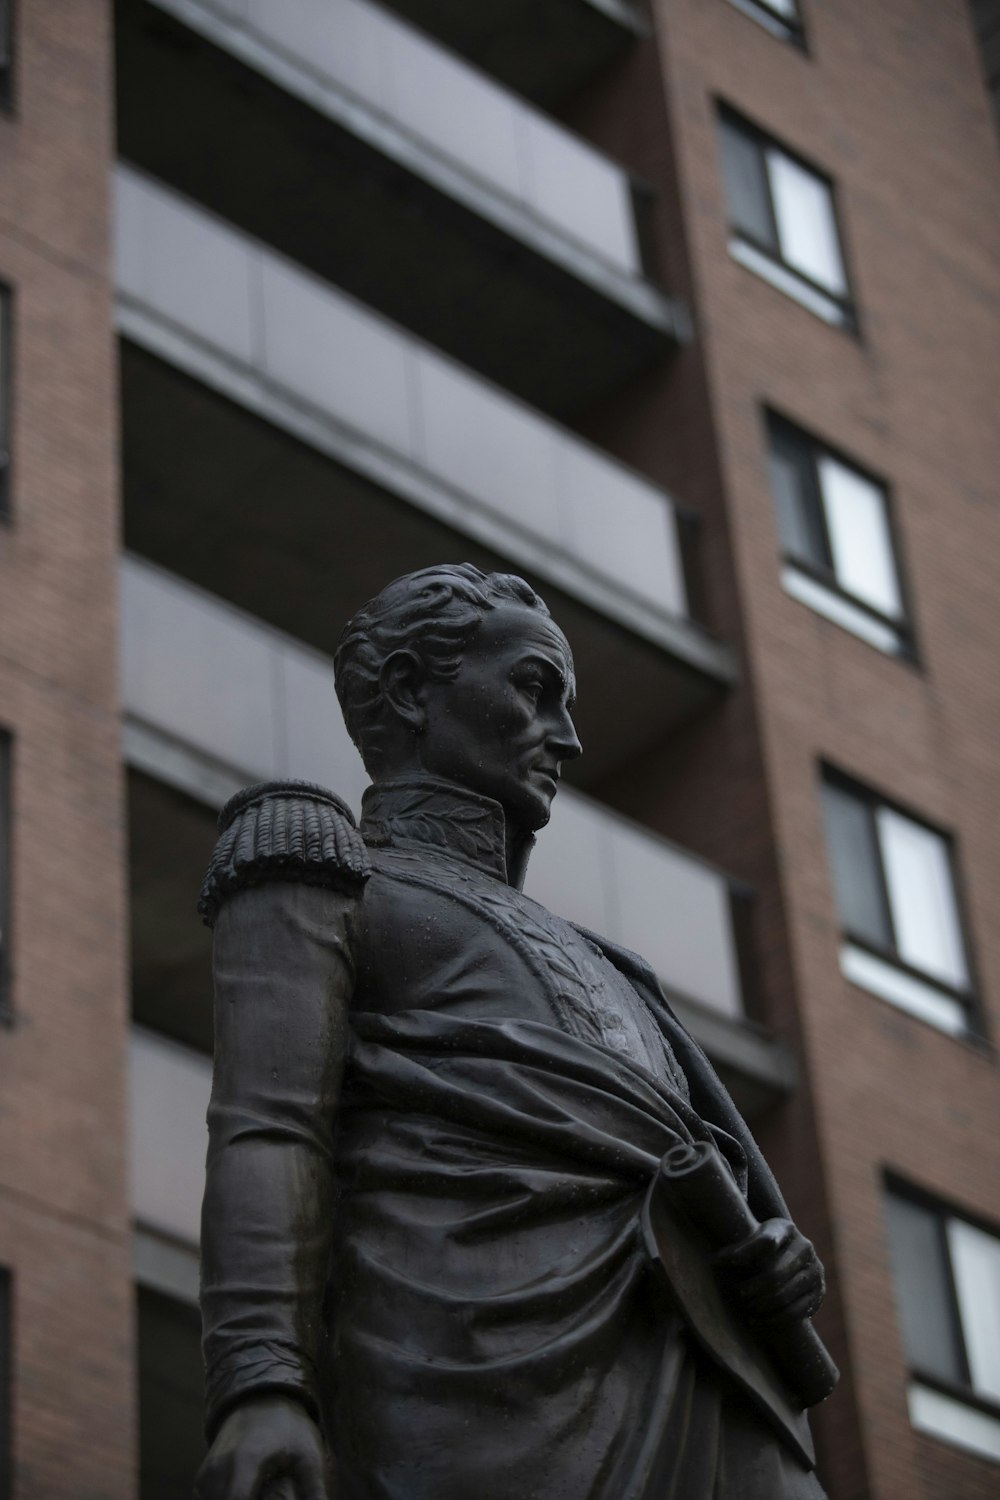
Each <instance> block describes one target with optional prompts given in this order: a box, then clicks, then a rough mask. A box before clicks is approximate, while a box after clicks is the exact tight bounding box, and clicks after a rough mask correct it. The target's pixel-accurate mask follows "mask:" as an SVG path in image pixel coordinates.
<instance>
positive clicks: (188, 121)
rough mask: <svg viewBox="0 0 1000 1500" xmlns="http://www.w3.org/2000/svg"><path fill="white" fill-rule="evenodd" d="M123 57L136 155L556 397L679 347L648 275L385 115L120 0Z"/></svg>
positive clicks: (373, 298)
mask: <svg viewBox="0 0 1000 1500" xmlns="http://www.w3.org/2000/svg"><path fill="white" fill-rule="evenodd" d="M577 8H579V9H582V10H585V9H587V8H588V7H587V6H585V5H580V6H578V7H577ZM117 59H118V138H119V149H120V152H121V154H122V155H123V156H124V157H126V158H127V159H129V160H130V161H132V162H134V163H136V164H137V165H139V166H141V167H142V168H143V169H145V170H146V171H148V172H149V173H151V174H152V175H154V176H156V177H157V178H159V179H161V180H162V181H164V182H166V183H169V184H170V185H172V186H173V187H175V188H177V189H179V190H180V191H181V192H183V193H184V194H186V195H188V196H189V197H191V198H193V199H195V200H196V201H198V202H200V203H202V204H204V205H205V206H206V207H208V208H210V209H211V210H212V211H213V212H215V213H216V214H219V215H220V216H222V217H223V218H224V219H226V220H228V221H229V222H230V223H232V224H233V225H235V226H238V227H239V228H242V229H243V230H245V231H247V232H248V233H250V234H252V235H254V236H255V237H257V238H258V239H260V240H262V241H264V242H265V243H267V244H269V245H271V246H273V247H274V248H276V249H278V250H280V251H281V252H282V253H283V254H285V255H287V256H289V257H290V258H291V259H293V260H295V261H297V262H298V263H299V264H301V265H303V266H306V267H308V268H309V269H310V270H312V271H314V272H315V273H316V274H318V275H319V276H321V277H323V278H324V279H326V280H328V281H329V282H331V283H333V284H335V285H336V286H338V287H340V288H343V289H344V290H346V291H348V292H350V293H351V294H352V295H354V296H356V297H358V298H360V299H361V300H362V301H363V302H365V303H367V304H368V305H369V306H371V307H374V308H377V309H378V310H379V311H381V312H383V313H385V314H386V315H387V316H389V317H390V318H392V319H393V320H395V321H397V322H398V323H400V324H402V325H403V326H404V327H406V328H408V329H410V330H411V331H412V332H414V333H416V334H418V335H420V336H421V337H423V338H425V339H427V340H428V341H429V342H430V343H432V344H434V345H435V346H437V347H438V348H439V349H442V350H443V351H445V352H446V353H448V354H451V355H452V356H454V357H455V358H457V359H459V360H460V361H462V362H463V363H464V364H467V365H469V366H470V367H471V368H473V369H477V370H479V371H481V372H482V373H484V374H485V375H487V376H489V377H490V378H491V379H492V380H495V381H496V382H497V383H498V384H499V385H501V386H503V387H505V388H506V389H508V390H510V391H512V392H514V393H516V394H517V395H519V396H521V397H522V398H523V399H525V400H527V401H528V402H530V403H531V404H532V405H534V406H537V407H538V408H540V409H541V410H543V411H546V412H549V413H552V414H555V415H559V416H563V417H566V416H572V415H575V414H578V413H580V412H581V411H583V410H585V409H586V408H587V406H588V405H590V404H591V403H592V402H594V401H596V400H599V399H601V398H603V397H605V396H606V395H608V394H609V393H611V392H613V391H614V390H616V389H618V388H620V387H621V386H623V385H624V384H625V383H626V382H627V381H629V380H630V379H631V378H633V377H634V376H636V375H638V374H640V373H641V372H642V371H644V370H646V369H648V368H650V367H651V366H653V365H655V364H656V363H657V362H658V361H660V360H662V359H663V358H664V357H665V356H667V355H668V354H669V351H670V349H671V347H672V345H673V342H674V339H675V334H676V331H677V327H678V326H679V325H678V317H679V316H680V314H679V313H678V309H677V308H676V307H675V305H674V304H673V303H671V302H670V301H669V300H668V299H667V298H665V297H664V296H663V295H662V294H661V293H659V292H658V291H656V290H655V289H654V288H653V287H652V286H651V285H650V284H649V283H647V282H645V281H643V280H642V279H641V278H636V277H634V276H628V275H626V274H625V273H624V272H622V271H620V270H618V269H617V268H615V267H613V266H611V265H610V264H608V263H606V262H604V261H603V260H602V259H601V258H600V256H598V255H596V254H594V253H593V252H591V251H590V250H588V249H587V248H586V247H585V246H583V245H582V244H580V243H579V242H577V241H575V240H573V239H571V238H569V237H568V236H565V235H561V234H560V233H559V232H558V231H557V230H555V229H554V228H552V227H551V226H548V225H546V224H545V223H544V222H543V221H542V220H541V219H539V218H538V217H537V216H535V215H533V214H531V213H530V212H528V211H526V210H524V209H523V208H521V207H519V206H518V205H517V204H516V203H515V202H514V201H513V200H512V199H507V198H506V197H505V196H504V195H502V194H500V193H498V192H497V191H496V190H494V189H493V188H491V187H490V186H489V185H488V184H486V183H485V182H483V181H481V180H479V179H477V178H476V177H474V176H473V175H471V174H467V173H464V172H463V171H461V170H459V169H458V168H456V167H454V166H451V165H449V164H448V163H447V162H446V161H445V159H444V158H442V157H439V156H437V155H436V154H435V153H434V152H432V151H430V150H428V149H425V148H424V147H422V146H421V144H420V143H419V142H418V141H417V140H416V139H415V138H412V137H406V136H405V135H404V134H403V133H401V132H399V131H397V130H395V129H394V128H393V126H392V124H391V122H388V121H385V120H381V121H380V120H379V118H378V117H377V116H376V115H375V114H373V113H372V112H371V111H366V110H365V109H364V108H362V107H361V106H357V107H352V106H349V105H347V106H345V107H344V109H343V111H342V115H341V118H339V119H336V120H335V119H333V118H331V117H330V116H329V115H328V114H326V113H323V112H321V111H320V110H318V109H314V108H312V107H311V106H310V105H308V104H306V103H304V102H302V101H300V100H298V99H296V98H294V97H293V96H292V95H291V94H290V93H289V92H287V91H286V90H285V89H283V88H280V87H278V86H277V85H276V84H275V83H272V82H270V81H269V80H268V79H267V78H265V77H263V76H262V75H261V73H260V72H258V71H256V70H255V69H253V68H250V67H247V66H245V65H244V64H242V63H240V62H238V61H236V60H235V58H233V57H232V56H231V55H229V54H228V53H227V52H225V51H223V50H222V49H221V48H219V47H216V46H214V45H212V44H211V43H210V42H208V41H207V40H205V39H204V38H202V37H201V36H199V35H197V34H196V33H195V32H193V31H191V30H188V29H187V28H186V27H184V26H181V25H180V24H179V23H178V22H176V21H175V20H173V19H172V18H170V17H168V16H167V15H165V14H163V13H162V12H159V11H156V10H154V9H153V8H152V7H149V6H144V7H138V6H136V5H134V4H128V3H125V4H119V7H118V32H117Z"/></svg>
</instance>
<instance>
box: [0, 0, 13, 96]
mask: <svg viewBox="0 0 1000 1500" xmlns="http://www.w3.org/2000/svg"><path fill="white" fill-rule="evenodd" d="M13 44H14V0H0V108H3V109H8V108H9V107H10V103H11V99H12V97H13V71H14V69H13V63H14V59H13Z"/></svg>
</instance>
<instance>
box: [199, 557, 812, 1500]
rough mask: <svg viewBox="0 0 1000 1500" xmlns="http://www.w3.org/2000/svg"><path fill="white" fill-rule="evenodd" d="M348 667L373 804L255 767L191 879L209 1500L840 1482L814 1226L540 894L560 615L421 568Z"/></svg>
mask: <svg viewBox="0 0 1000 1500" xmlns="http://www.w3.org/2000/svg"><path fill="white" fill-rule="evenodd" d="M336 673H337V692H338V696H339V698H340V701H341V705H342V707H343V710H344V716H345V719H346V721H347V725H348V728H349V730H350V732H351V735H352V736H353V738H354V740H355V742H356V743H357V745H358V747H359V749H360V751H361V754H362V756H363V758H364V761H365V765H366V767H367V769H368V771H369V774H370V775H371V778H372V782H373V785H372V786H371V787H370V788H369V790H368V792H367V793H366V795H365V799H364V806H363V812H362V818H361V823H360V829H357V828H356V827H355V825H354V820H353V818H352V816H351V813H350V811H349V810H348V808H347V807H345V806H344V805H343V803H341V802H340V801H339V799H338V798H337V797H336V796H335V795H333V793H331V792H328V791H325V790H323V789H322V788H320V787H314V786H311V785H308V784H304V783H295V782H291V783H272V784H267V785H263V786H256V787H250V788H248V789H247V790H246V791H244V792H242V793H241V794H240V795H239V796H237V797H235V798H234V799H233V800H232V801H231V802H230V803H229V804H228V806H227V807H226V809H224V811H223V814H222V817H221V819H220V827H221V837H220V839H219V844H218V846H217V849H216V853H215V856H214V859H213V862H212V865H211V868H210V870H209V873H208V876H207V877H206V882H205V887H204V891H203V896H202V911H203V914H204V915H205V918H206V920H207V921H209V922H210V923H213V924H214V926H215V979H216V998H215V1005H216V1022H215V1025H216V1052H215V1080H214V1086H213V1093H212V1103H211V1107H210V1110H209V1125H210V1147H209V1158H208V1178H207V1187H206V1193H205V1206H204V1216H203V1245H202V1256H203V1260H202V1311H203V1318H204V1346H205V1357H206V1363H207V1372H208V1422H207V1427H208V1435H209V1438H210V1439H211V1440H212V1446H211V1449H210V1452H209V1456H208V1458H207V1459H206V1461H205V1464H204V1466H203V1468H202V1471H201V1474H200V1476H199V1480H198V1485H197V1488H196V1494H197V1496H198V1500H251V1497H254V1500H256V1497H258V1496H260V1497H264V1496H268V1495H274V1496H278V1495H280V1496H282V1497H291V1496H294V1497H296V1500H323V1497H326V1496H327V1494H329V1495H331V1496H336V1497H337V1500H529V1497H538V1500H664V1497H667V1496H673V1497H676V1500H710V1497H711V1500H736V1497H739V1500H783V1497H787V1500H792V1497H795V1500H798V1497H803V1500H804V1497H812V1500H815V1497H820V1496H822V1493H823V1492H822V1490H821V1488H820V1486H819V1483H818V1481H817V1479H816V1477H815V1475H814V1473H813V1472H812V1456H811V1448H810V1443H809V1434H808V1425H807V1421H806V1418H805V1415H804V1412H803V1410H802V1408H803V1407H804V1406H806V1405H808V1404H811V1403H813V1402H815V1401H816V1400H818V1399H821V1397H822V1396H823V1395H825V1394H827V1392H828V1390H829V1389H830V1388H831V1386H832V1383H833V1380H834V1379H835V1378H836V1372H835V1371H834V1370H833V1368H832V1366H831V1365H830V1362H829V1359H828V1356H826V1354H825V1351H824V1350H823V1348H822V1345H820V1344H819V1342H818V1340H817V1339H816V1337H815V1335H814V1334H813V1333H812V1329H811V1324H810V1323H809V1321H808V1319H809V1318H810V1317H811V1315H812V1313H813V1312H814V1311H815V1310H816V1308H817V1306H818V1305H819V1302H820V1300H821V1298H822V1294H823V1274H822V1268H821V1266H820V1264H819V1261H818V1260H817V1258H816V1255H815V1253H814V1251H813V1248H812V1246H811V1245H810V1243H809V1242H808V1240H806V1239H804V1238H803V1236H802V1235H801V1234H800V1233H799V1231H798V1230H797V1229H796V1228H795V1226H794V1225H793V1224H792V1223H791V1221H790V1220H789V1218H788V1212H787V1209H786V1207H785V1205H784V1203H783V1201H782V1198H781V1195H780V1192H779V1190H778V1187H777V1185H776V1183H775V1181H774V1179H773V1177H772V1176H771V1173H770V1172H769V1170H768V1168H767V1165H766V1163H765V1162H764V1160H763V1158H762V1156H761V1154H760V1152H759V1151H758V1149H757V1147H756V1146H755V1144H754V1142H753V1140H752V1138H751V1136H750V1134H749V1132H748V1130H747V1128H746V1126H745V1124H744V1123H743V1120H742V1119H741V1118H740V1116H739V1114H738V1112H737V1110H736V1108H735V1106H734V1105H733V1103H732V1101H731V1100H730V1099H729V1096H728V1095H727V1093H726V1091H725V1089H724V1088H723V1086H722V1084H721V1083H720V1082H719V1080H718V1079H717V1077H716V1075H715V1073H714V1072H713V1070H712V1068H711V1066H710V1065H709V1063H708V1061H707V1059H706V1058H705V1056H704V1054H703V1053H702V1052H701V1051H700V1049H699V1048H698V1047H697V1046H696V1044H695V1043H694V1042H693V1041H692V1040H691V1038H690V1037H689V1036H688V1035H687V1033H686V1032H685V1031H684V1029H683V1028H682V1027H681V1025H680V1023H679V1022H678V1021H677V1020H676V1018H675V1017H674V1016H673V1014H672V1012H671V1011H670V1009H669V1006H668V1005H667V1003H666V1001H665V999H664V997H663V994H662V991H661V990H660V987H659V985H658V984H657V981H656V979H655V978H654V976H653V973H652V971H651V970H650V969H649V967H648V966H647V965H646V964H645V963H644V962H643V961H642V960H641V959H640V958H637V957H636V956H635V955H634V954H631V953H627V952H625V951H624V950H622V949H619V948H617V947H615V946H614V945H612V944H610V943H608V942H607V941H605V940H604V939H603V938H601V937H599V936H597V935H595V934H593V933H589V932H586V931H584V930H582V929H580V928H578V927H575V926H573V925H572V924H571V923H569V922H567V921H564V920H563V919H561V918H559V917H556V916H554V915H553V914H551V913H550V912H548V911H546V910H545V909H544V908H543V907H541V906H539V905H538V904H537V903H536V902H534V901H532V900H530V899H528V898H527V897H525V896H523V895H522V894H521V883H522V880H523V876H524V871H525V865H526V862H527V859H528V855H529V853H530V850H531V847H532V844H533V842H534V835H535V833H536V832H537V831H538V830H539V829H540V828H542V827H544V825H545V823H546V822H547V821H548V817H549V809H550V804H551V802H552V799H553V797H554V796H555V793H556V790H557V787H558V782H559V773H560V766H561V764H562V762H563V761H565V760H568V759H570V758H572V757H574V756H577V755H579V754H580V744H579V741H578V740H577V736H576V732H575V730H574V727H573V720H572V709H573V701H574V677H573V659H572V655H571V653H570V649H569V646H568V644H567V642H566V640H565V637H564V636H563V635H562V632H561V631H560V630H559V629H558V627H557V626H556V625H555V623H554V621H553V620H552V618H551V616H550V615H549V612H548V610H547V609H546V607H545V605H544V604H543V603H542V601H541V600H540V599H539V598H538V597H537V595H536V594H535V593H534V592H533V591H532V589H530V588H529V587H528V585H527V584H526V583H524V582H523V580H521V579H519V578H514V577H508V576H505V575H499V574H493V575H491V576H489V577H487V576H486V575H484V574H482V573H481V572H479V571H478V570H477V569H476V568H473V567H471V566H469V565H464V566H459V567H439V568H428V569H424V570H423V571H421V572H418V573H413V574H410V575H409V576H407V577H405V578H401V579H398V580H397V581H396V582H395V583H392V584H390V585H389V586H388V588H386V589H385V590H384V591H383V592H382V593H381V594H380V595H379V596H378V597H377V598H376V599H374V600H372V601H371V602H370V603H369V604H367V605H366V606H365V607H364V608H363V609H362V610H361V611H360V612H359V613H358V614H357V615H356V616H355V618H354V619H353V620H352V621H351V622H350V623H349V625H348V626H347V628H346V630H345V632H344V634H343V636H342V638H341V642H340V645H339V648H338V651H337V655H336ZM664 917H665V920H669V913H665V914H664ZM328 1464H329V1471H330V1472H329V1473H328V1470H327V1465H328ZM331 1474H332V1478H331V1477H330V1475H331ZM327 1485H329V1489H328V1488H327Z"/></svg>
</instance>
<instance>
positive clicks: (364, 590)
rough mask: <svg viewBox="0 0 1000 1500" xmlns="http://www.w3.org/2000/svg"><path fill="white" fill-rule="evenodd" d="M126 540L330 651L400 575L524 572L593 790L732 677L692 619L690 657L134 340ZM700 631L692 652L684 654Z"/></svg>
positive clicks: (126, 405)
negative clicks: (457, 568) (551, 640)
mask: <svg viewBox="0 0 1000 1500" xmlns="http://www.w3.org/2000/svg"><path fill="white" fill-rule="evenodd" d="M122 349H123V365H122V391H123V442H124V452H123V459H124V485H125V539H126V546H127V547H128V548H129V549H130V550H132V551H134V552H137V553H138V554H140V555H141V556H144V557H147V558H149V559H151V560H152V561H153V562H156V563H159V564H160V565H161V566H163V567H165V568H168V569H169V570H170V571H172V572H174V573H177V574H178V575H179V576H180V577H182V578H187V579H189V580H190V581H191V582H193V583H196V584H198V585H200V586H201V587H202V588H205V589H207V590H209V592H211V593H214V594H218V595H220V596H221V597H223V598H225V599H228V600H230V601H231V602H232V603H234V604H236V605H238V606H239V607H240V608H242V609H245V610H247V611H248V612H250V613H251V614H253V615H256V616H258V617H260V618H261V619H263V620H266V621H269V622H270V623H271V624H273V625H275V626H277V627H278V628H279V629H282V630H285V631H287V632H288V633H289V634H290V635H293V636H295V637H297V638H298V639H299V640H302V641H305V642H306V643H307V644H310V645H312V646H314V647H316V648H317V649H319V650H321V651H324V652H326V653H328V654H332V652H333V649H334V647H335V645H336V641H337V637H338V634H339V631H340V628H341V626H342V625H343V623H344V621H345V620H346V619H347V617H348V616H349V615H350V614H351V613H352V612H353V610H355V609H356V608H357V607H358V606H359V605H361V604H362V603H364V601H365V600H366V599H368V598H370V597H371V596H372V595H373V594H375V593H377V592H378V591H379V590H380V589H381V588H382V587H383V586H384V585H385V584H386V583H387V582H389V580H390V579H391V578H394V577H396V576H398V575H399V574H402V573H406V572H409V571H411V570H412V569H414V568H419V567H425V566H429V565H431V564H434V563H440V562H442V561H454V562H462V561H469V562H473V563H476V564H478V565H479V566H481V567H483V568H485V569H488V570H500V571H503V572H510V571H511V570H512V568H514V569H516V571H518V572H521V573H523V574H524V575H525V576H526V577H527V578H528V579H529V580H530V581H531V582H532V583H533V584H534V585H535V586H536V587H537V588H538V590H539V592H540V593H541V594H542V595H543V597H544V598H545V599H546V600H547V601H548V603H549V604H550V606H551V608H552V611H553V613H554V614H555V616H556V618H557V619H558V620H559V622H560V624H561V625H562V626H563V628H564V629H565V631H566V633H567V635H568V637H569V639H570V642H571V644H572V645H573V648H574V651H575V655H576V660H577V668H578V680H579V709H578V715H577V717H578V724H579V728H580V731H581V735H582V738H583V742H584V746H585V750H586V753H585V755H584V757H583V759H582V760H581V761H579V762H576V763H574V766H573V770H572V773H571V776H570V779H571V780H574V781H576V783H577V784H578V785H581V786H583V787H586V786H588V785H592V784H595V783H596V782H598V781H599V780H600V778H601V777H602V776H604V775H606V774H608V773H609V772H611V771H613V770H615V769H616V768H619V767H621V766H622V765H623V764H626V763H627V762H628V761H629V760H630V759H631V758H632V756H634V755H637V754H639V753H641V752H642V751H643V750H645V749H647V748H649V747H651V746H652V745H654V744H656V743H657V742H658V741H659V740H660V739H661V738H663V737H664V736H666V735H668V734H670V733H671V731H673V730H675V729H677V728H678V727H679V726H680V725H682V724H683V723H684V722H685V721H687V720H688V719H689V718H690V717H692V716H693V715H694V714H696V713H698V712H699V711H700V710H702V709H703V708H704V707H705V706H706V705H708V704H709V703H711V702H712V701H714V700H715V699H716V698H717V696H718V694H719V693H720V691H721V690H722V689H723V687H724V686H725V679H724V678H723V677H721V676H712V675H711V674H710V673H709V672H707V671H705V670H702V669H701V668H700V667H699V666H698V665H696V662H697V661H699V660H700V659H701V656H702V653H703V652H704V649H705V647H704V642H705V638H704V637H703V636H701V634H700V632H698V631H697V630H696V629H695V628H694V627H690V628H688V627H684V626H683V625H679V626H678V629H677V631H676V633H675V634H676V639H677V641H678V643H679V645H678V651H677V652H674V651H671V650H668V649H666V648H665V646H664V645H663V644H662V642H656V641H654V640H651V639H648V638H644V637H643V636H642V635H641V634H640V633H639V632H638V631H636V630H632V629H629V628H628V627H627V626H626V625H623V624H619V623H617V622H615V621H614V620H612V619H610V618H609V617H608V615H607V614H605V613H604V612H603V611H602V610H600V609H599V608H596V607H591V606H590V603H589V601H588V600H587V599H586V597H581V596H580V595H573V594H570V593H569V592H566V591H563V590H561V589H560V588H559V587H558V586H554V585H553V583H552V582H551V581H550V577H549V576H548V575H547V574H546V571H545V569H546V566H547V562H548V559H547V558H546V556H545V555H543V553H542V552H541V551H539V553H538V568H537V569H536V570H533V569H532V567H531V566H530V565H527V566H526V565H525V564H526V561H528V562H529V564H530V559H526V556H525V555H524V554H522V555H518V554H516V553H515V554H514V556H513V558H512V557H511V556H510V555H508V556H504V554H503V553H502V551H500V550H498V549H496V548H490V547H487V546H485V545H481V544H480V543H479V542H478V541H477V540H475V539H474V537H470V536H469V535H466V534H463V532H462V531H461V530H459V529H457V528H455V527H452V526H449V525H447V524H445V523H443V522H442V521H440V520H438V519H437V518H435V517H434V516H432V515H430V514H428V513H427V512H424V511H421V510H420V509H418V508H417V507H416V506H413V505H411V504H409V503H408V502H406V501H403V500H400V499H398V498H397V497H396V496H394V495H391V494H389V493H388V492H386V491H385V490H383V489H381V488H379V487H378V486H377V485H375V484H373V483H371V482H370V481H368V480H367V479H364V478H362V477H361V476H360V475H359V474H358V473H356V472H354V471H353V470H351V469H349V468H347V467H346V466H344V465H342V464H340V463H338V462H335V461H333V460H332V459H330V458H327V457H326V456H325V455H323V454H321V453H319V452H317V451H315V450H314V449H312V448H311V447H308V446H307V445H305V444H303V443H300V442H298V441H296V440H295V439H294V438H292V437H290V436H288V435H286V434H285V433H284V432H282V431H279V430H278V429H277V428H276V427H274V426H272V425H271V424H270V423H269V422H266V421H263V420H261V419H259V418H257V417H254V416H253V415H251V414H250V413H248V412H246V411H245V410H244V409H242V408H241V407H239V406H237V405H235V404H234V403H232V402H230V401H228V400H226V399H225V398H223V397H221V396H218V395H216V394H215V393H214V392H212V391H210V390H208V389H207V388H206V387H205V386H203V385H201V384H200V383H199V382H197V381H195V380H191V379H189V378H187V377H186V376H184V375H182V374H179V373H178V372H177V371H176V370H174V369H173V368H171V367H170V366H168V365H166V364H164V363H162V362H161V361H160V360H158V359H156V358H154V357H152V356H151V355H149V354H147V353H145V352H144V351H140V350H138V349H137V348H135V347H134V346H132V345H130V344H128V343H123V345H122ZM688 636H690V641H691V655H690V658H689V659H685V658H684V657H683V656H682V655H680V654H679V653H680V651H681V650H683V646H684V642H685V641H686V640H687V639H688Z"/></svg>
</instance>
